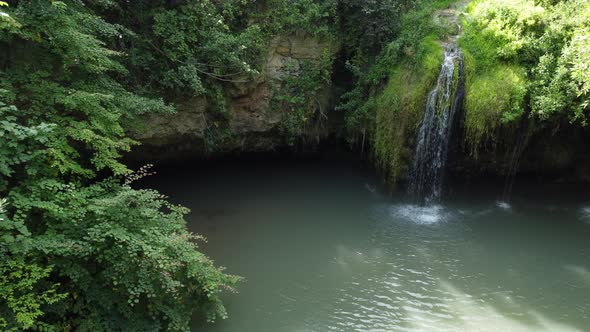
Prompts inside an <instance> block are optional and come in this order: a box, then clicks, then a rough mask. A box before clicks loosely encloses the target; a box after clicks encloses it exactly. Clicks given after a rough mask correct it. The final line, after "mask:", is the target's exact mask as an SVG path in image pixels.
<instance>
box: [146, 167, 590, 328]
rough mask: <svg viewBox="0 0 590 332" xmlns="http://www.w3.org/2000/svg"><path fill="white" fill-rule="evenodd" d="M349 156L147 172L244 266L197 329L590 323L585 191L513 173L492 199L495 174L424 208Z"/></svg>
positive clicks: (589, 208) (589, 215) (214, 244)
mask: <svg viewBox="0 0 590 332" xmlns="http://www.w3.org/2000/svg"><path fill="white" fill-rule="evenodd" d="M343 164H346V163H323V162H297V163H291V162H280V163H277V162H267V163H260V162H255V163H254V162H246V163H245V162H241V163H233V164H231V163H227V164H221V165H216V166H214V167H212V168H209V169H195V168H186V169H184V170H179V169H174V170H170V171H166V170H164V171H163V172H161V173H160V174H159V175H157V176H155V177H152V179H150V180H149V181H150V182H151V184H150V185H152V186H155V187H157V188H159V189H161V190H162V191H163V192H164V193H166V194H168V195H170V196H172V198H173V199H174V200H175V202H177V203H182V204H184V205H186V206H188V207H189V208H191V209H192V213H191V214H190V215H189V217H188V219H189V223H190V224H189V227H190V228H191V229H192V230H193V231H195V232H198V233H200V234H203V235H205V236H206V237H207V238H208V239H209V242H208V243H207V244H203V245H202V249H203V250H204V251H205V252H206V253H207V254H208V255H209V256H210V257H212V258H213V259H214V260H215V261H216V262H217V264H220V265H223V266H227V267H228V270H227V271H228V272H229V273H233V274H238V275H241V276H243V277H245V279H246V280H245V281H244V282H243V283H241V284H240V286H239V293H238V294H228V295H226V296H225V301H226V303H227V309H228V311H229V315H230V318H228V319H227V320H224V321H221V322H218V323H215V324H202V323H200V322H199V321H198V320H195V323H194V326H193V330H194V331H210V332H214V331H216V332H217V331H219V332H221V331H223V332H250V331H252V332H282V331H286V332H300V331H301V332H303V331H319V332H324V331H588V330H589V329H590V199H588V198H589V197H588V196H583V194H582V193H583V192H582V191H580V190H577V191H576V190H574V189H572V188H567V187H560V186H558V187H543V186H535V187H525V186H522V185H521V186H520V187H519V186H518V184H517V186H516V187H515V191H514V199H513V205H512V207H508V206H504V205H502V204H497V203H496V202H495V198H496V194H499V193H501V190H502V188H501V187H499V188H493V187H486V188H481V187H480V189H479V190H474V189H473V188H472V189H471V191H469V192H464V193H462V194H461V195H459V194H455V199H454V200H453V196H451V197H450V200H449V201H447V202H445V203H442V204H440V205H435V206H427V207H422V206H416V205H412V204H409V203H407V202H405V201H404V200H403V198H401V197H400V198H396V197H391V196H389V195H385V194H384V193H383V192H382V190H381V189H380V188H379V185H378V183H379V182H378V181H377V179H376V178H374V177H372V176H370V175H369V174H368V173H367V172H364V171H360V170H358V169H356V168H354V167H350V166H343ZM568 192H569V193H571V194H572V195H566V193H568ZM586 193H587V192H586ZM584 194H585V193H584Z"/></svg>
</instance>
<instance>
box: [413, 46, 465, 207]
mask: <svg viewBox="0 0 590 332" xmlns="http://www.w3.org/2000/svg"><path fill="white" fill-rule="evenodd" d="M463 97H464V73H463V57H462V54H461V51H460V49H459V47H458V45H457V43H456V41H453V42H450V43H448V44H447V45H446V46H445V58H444V61H443V64H442V68H441V71H440V74H439V76H438V80H437V83H436V87H435V88H434V89H433V90H432V91H431V92H430V94H429V95H428V100H427V104H426V111H425V112H424V118H423V119H422V122H421V123H420V128H419V130H418V136H417V139H416V142H417V144H416V152H415V155H414V161H413V164H412V168H411V171H410V181H409V186H408V190H409V192H410V194H411V195H413V196H415V197H419V198H420V199H424V200H425V201H426V202H437V201H439V200H440V198H441V196H442V191H443V180H444V170H445V166H446V164H447V158H448V154H449V146H450V143H451V137H452V132H453V127H454V125H453V124H454V120H455V116H456V113H458V111H459V110H460V109H461V107H462V104H463Z"/></svg>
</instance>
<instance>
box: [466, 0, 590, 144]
mask: <svg viewBox="0 0 590 332" xmlns="http://www.w3.org/2000/svg"><path fill="white" fill-rule="evenodd" d="M468 12H469V15H468V16H467V19H466V20H465V22H464V26H465V35H464V37H463V38H462V39H461V46H462V48H463V50H464V53H466V55H468V57H467V58H466V59H467V60H468V61H467V62H466V66H467V71H468V75H467V96H466V143H467V145H468V146H469V147H470V150H471V152H472V154H474V155H477V150H478V149H481V148H482V147H486V146H488V147H489V146H492V147H493V146H494V145H495V144H496V143H495V142H496V141H497V136H498V135H499V134H498V128H499V127H500V125H501V124H502V123H510V122H513V121H514V120H516V119H518V118H519V117H520V116H521V115H522V114H525V113H528V114H530V116H531V117H533V118H536V119H538V120H541V121H540V122H539V123H540V127H542V126H544V125H551V123H559V122H560V119H564V118H565V119H569V120H570V121H572V122H577V123H580V124H583V125H585V124H586V122H587V110H588V100H589V99H588V98H589V97H588V92H589V90H588V86H589V82H590V76H588V72H589V71H588V64H589V63H590V57H589V56H588V49H590V47H589V46H590V43H589V42H588V40H589V38H588V35H589V30H588V27H589V26H590V2H588V1H585V0H579V1H576V0H571V1H560V2H554V1H532V0H519V1H508V0H501V1H490V0H477V1H473V2H472V3H471V4H470V6H469V9H468ZM488 91H494V93H489V92H488Z"/></svg>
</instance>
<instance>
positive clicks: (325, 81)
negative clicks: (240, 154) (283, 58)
mask: <svg viewBox="0 0 590 332" xmlns="http://www.w3.org/2000/svg"><path fill="white" fill-rule="evenodd" d="M332 62H333V59H332V56H331V54H330V51H329V50H328V49H324V51H323V55H322V57H321V58H320V59H319V60H317V61H314V60H301V61H300V60H295V59H291V60H290V62H289V63H287V65H286V69H287V70H286V75H285V77H284V78H283V80H282V82H279V86H278V87H277V88H276V90H277V91H275V93H274V94H273V100H272V107H273V109H274V110H275V111H282V112H284V114H283V120H282V121H281V127H282V130H283V132H284V133H285V136H286V137H287V139H288V140H289V143H290V144H294V143H295V141H296V140H297V139H299V138H302V137H303V136H304V134H305V133H306V129H307V128H308V125H314V124H318V123H321V122H322V121H323V120H324V119H325V118H326V115H325V112H326V111H327V110H323V109H322V105H323V104H324V103H323V102H322V100H321V99H322V98H323V97H325V93H326V91H325V90H323V89H324V88H325V87H326V86H329V85H330V83H331V74H332Z"/></svg>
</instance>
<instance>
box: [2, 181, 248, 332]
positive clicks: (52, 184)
mask: <svg viewBox="0 0 590 332" xmlns="http://www.w3.org/2000/svg"><path fill="white" fill-rule="evenodd" d="M9 198H10V200H11V202H12V204H13V205H14V207H15V211H16V212H15V218H14V219H15V220H16V221H18V222H20V221H22V222H24V221H25V220H22V219H23V218H30V217H29V216H31V215H35V224H34V227H32V228H31V230H30V232H31V233H32V235H31V238H32V240H33V241H32V243H31V246H32V248H33V249H32V251H33V252H36V253H38V254H41V255H43V257H46V259H47V261H48V262H50V263H51V264H52V265H53V266H54V267H55V270H56V271H58V272H59V279H60V280H61V281H62V283H63V286H62V287H61V288H60V289H63V290H64V291H67V293H68V294H69V296H68V298H67V300H66V301H62V302H60V303H59V306H56V307H49V308H48V309H47V311H48V312H50V313H69V316H70V317H69V318H68V321H67V324H68V325H71V326H75V327H76V329H77V330H81V331H96V330H100V331H109V330H120V329H125V330H129V331H131V330H134V331H146V330H160V329H162V330H183V331H184V330H188V323H189V320H190V318H191V312H192V310H193V308H195V307H197V308H201V310H203V311H204V313H205V314H206V315H207V318H208V319H209V320H215V319H216V318H218V317H225V316H226V313H225V310H224V308H223V306H222V305H221V301H220V299H219V297H218V296H219V295H218V293H219V292H220V290H222V289H229V288H230V287H231V286H233V285H234V284H235V282H236V281H237V278H236V277H232V276H227V275H225V274H223V273H222V271H221V270H219V269H217V268H216V267H215V266H214V265H213V264H212V262H211V261H210V260H209V259H208V258H207V257H205V256H204V255H203V254H201V253H199V252H198V251H197V246H196V243H195V240H198V239H199V237H197V236H195V235H193V234H191V233H189V232H188V231H187V230H186V226H185V222H184V220H183V216H184V215H185V214H186V213H187V212H188V211H187V210H186V209H185V208H182V207H179V206H175V205H171V204H169V203H168V202H166V200H165V197H163V196H162V195H160V194H159V193H157V192H155V191H152V190H134V189H132V188H130V187H129V186H128V185H123V186H122V185H120V184H119V182H118V181H113V180H107V181H103V182H100V183H97V184H93V185H90V186H84V187H80V186H78V185H76V184H72V183H64V182H60V181H56V180H51V179H48V180H44V181H41V182H38V183H36V184H34V185H30V186H28V188H27V189H26V190H23V191H17V192H12V193H11V195H10V197H9Z"/></svg>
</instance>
